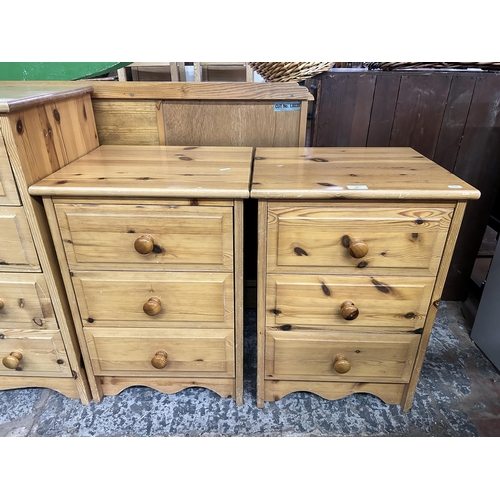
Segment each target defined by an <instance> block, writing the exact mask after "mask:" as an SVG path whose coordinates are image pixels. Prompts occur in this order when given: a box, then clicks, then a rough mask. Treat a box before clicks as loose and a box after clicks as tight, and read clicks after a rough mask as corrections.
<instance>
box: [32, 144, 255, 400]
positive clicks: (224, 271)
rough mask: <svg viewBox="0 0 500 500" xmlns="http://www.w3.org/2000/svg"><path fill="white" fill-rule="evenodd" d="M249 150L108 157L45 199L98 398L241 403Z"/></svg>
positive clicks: (57, 181) (48, 188) (51, 187)
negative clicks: (200, 397) (156, 393)
mask: <svg viewBox="0 0 500 500" xmlns="http://www.w3.org/2000/svg"><path fill="white" fill-rule="evenodd" d="M251 162H252V149H251V148H215V147H185V148H183V147H173V146H172V147H169V146H101V147H99V148H97V149H96V150H94V151H93V152H91V153H89V154H88V155H86V156H84V157H82V158H80V159H79V160H77V161H75V162H73V163H72V164H70V165H68V166H67V167H65V168H63V169H61V170H60V171H58V172H56V173H54V174H52V175H50V176H48V177H47V178H45V179H44V180H42V181H40V182H39V183H37V184H35V185H34V186H32V187H31V188H30V193H31V194H34V195H39V196H42V197H43V200H44V205H45V208H46V211H47V214H48V217H49V221H50V225H51V232H52V236H53V239H54V242H55V246H56V249H57V250H58V258H59V262H60V265H61V268H62V271H63V277H64V279H65V283H66V290H67V293H68V296H69V299H70V303H71V306H72V313H73V317H74V319H75V323H76V325H77V330H78V333H79V336H80V338H81V343H82V344H83V345H85V346H86V349H85V352H84V355H85V356H86V359H87V363H88V365H89V367H91V368H89V370H88V372H89V377H90V378H91V379H92V380H93V384H92V386H93V387H94V394H93V395H94V399H95V400H97V401H99V400H100V399H101V397H102V395H113V394H117V393H118V392H120V391H121V390H123V389H124V388H126V387H128V386H131V385H146V386H150V387H152V388H155V389H157V390H160V391H163V392H166V393H174V392H177V391H179V390H181V389H184V388H187V387H195V386H199V387H205V388H208V389H211V390H213V391H215V392H216V393H218V394H219V395H221V396H223V397H233V398H235V399H236V402H237V404H241V403H242V398H243V385H242V384H243V382H242V377H243V371H242V367H243V365H242V359H243V350H242V349H243V345H242V339H243V267H242V262H243V249H242V241H243V227H242V226H243V199H244V198H248V196H249V183H250V171H251Z"/></svg>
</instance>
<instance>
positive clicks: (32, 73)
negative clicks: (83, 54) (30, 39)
mask: <svg viewBox="0 0 500 500" xmlns="http://www.w3.org/2000/svg"><path fill="white" fill-rule="evenodd" d="M129 64H132V63H129V62H0V80H3V81H5V80H15V81H19V80H62V81H68V80H79V79H81V78H93V77H98V76H100V75H103V74H106V73H109V72H111V71H116V70H117V69H120V68H123V67H124V66H127V65H129Z"/></svg>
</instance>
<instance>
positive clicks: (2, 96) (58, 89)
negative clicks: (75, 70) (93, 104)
mask: <svg viewBox="0 0 500 500" xmlns="http://www.w3.org/2000/svg"><path fill="white" fill-rule="evenodd" d="M92 91H93V87H92V86H89V85H86V84H82V85H81V87H75V86H74V85H65V84H64V82H62V83H61V84H49V85H47V84H43V83H35V82H18V83H16V82H0V113H11V112H15V111H19V110H20V109H23V108H26V107H30V106H35V105H38V104H43V103H46V102H51V101H57V100H61V99H66V98H69V97H74V96H78V95H82V94H88V93H91V92H92Z"/></svg>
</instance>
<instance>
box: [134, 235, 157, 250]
mask: <svg viewBox="0 0 500 500" xmlns="http://www.w3.org/2000/svg"><path fill="white" fill-rule="evenodd" d="M154 247H155V241H154V239H153V237H152V236H150V235H149V234H146V235H142V236H139V238H137V239H136V240H135V242H134V248H135V250H136V252H138V253H140V254H142V255H147V254H148V253H151V252H152V251H153V249H154Z"/></svg>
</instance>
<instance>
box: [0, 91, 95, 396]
mask: <svg viewBox="0 0 500 500" xmlns="http://www.w3.org/2000/svg"><path fill="white" fill-rule="evenodd" d="M91 91H92V87H89V86H86V85H80V87H79V88H77V87H73V86H65V85H63V84H60V85H49V86H46V87H44V86H40V85H38V86H31V85H24V86H22V87H19V86H17V85H8V84H2V85H0V234H1V239H0V264H1V265H0V359H1V360H2V362H1V363H0V389H12V388H22V387H48V388H51V389H54V390H56V391H59V392H61V393H63V394H65V395H66V396H68V397H73V398H80V399H81V401H82V402H83V403H85V404H86V403H88V402H89V400H90V396H91V394H90V389H89V385H88V381H87V377H86V373H85V370H84V368H83V363H82V358H81V353H80V348H79V345H78V340H77V336H76V332H75V329H74V326H73V323H72V318H71V316H70V314H69V307H68V301H67V298H66V295H65V291H64V285H63V283H62V279H61V274H60V270H59V265H58V262H57V259H56V256H55V252H54V247H53V245H52V241H51V238H50V232H49V229H48V225H47V220H46V217H45V213H44V210H43V207H42V206H41V204H40V203H39V202H37V201H36V200H35V199H33V198H32V197H30V196H29V194H28V186H29V185H31V184H33V183H34V182H36V181H38V180H39V179H42V178H43V177H46V176H47V175H48V174H50V173H51V172H52V171H53V170H55V169H58V168H60V167H61V166H63V165H65V164H66V163H69V162H70V161H72V160H75V159H76V158H78V157H79V156H82V155H84V154H86V153H87V152H88V151H91V150H92V149H94V148H95V147H97V145H98V141H97V133H96V129H95V122H94V117H93V110H92V104H91V101H90V92H91Z"/></svg>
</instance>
